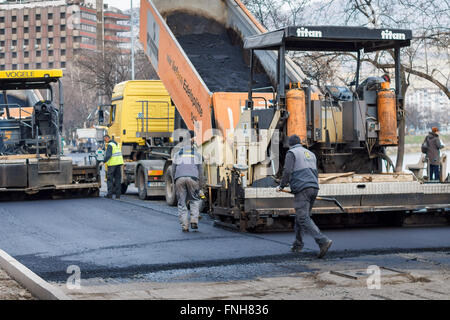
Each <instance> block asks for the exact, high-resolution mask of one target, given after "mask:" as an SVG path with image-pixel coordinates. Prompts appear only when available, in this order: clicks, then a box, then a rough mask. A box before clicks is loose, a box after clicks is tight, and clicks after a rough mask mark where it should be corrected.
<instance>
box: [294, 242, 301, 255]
mask: <svg viewBox="0 0 450 320" xmlns="http://www.w3.org/2000/svg"><path fill="white" fill-rule="evenodd" d="M302 249H303V245H302V244H299V243H298V242H294V243H293V244H292V247H291V251H292V252H295V253H298V252H301V251H302Z"/></svg>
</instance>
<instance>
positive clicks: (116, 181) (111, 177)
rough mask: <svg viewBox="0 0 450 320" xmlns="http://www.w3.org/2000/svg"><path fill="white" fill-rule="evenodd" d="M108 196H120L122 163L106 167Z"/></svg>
mask: <svg viewBox="0 0 450 320" xmlns="http://www.w3.org/2000/svg"><path fill="white" fill-rule="evenodd" d="M107 181H108V196H112V195H113V194H115V195H116V196H118V197H120V193H121V184H122V165H120V166H110V167H108V178H107Z"/></svg>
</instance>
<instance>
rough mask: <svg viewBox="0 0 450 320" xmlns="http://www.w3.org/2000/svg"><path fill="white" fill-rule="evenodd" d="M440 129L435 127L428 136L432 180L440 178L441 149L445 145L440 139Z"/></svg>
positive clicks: (428, 155) (428, 156)
mask: <svg viewBox="0 0 450 320" xmlns="http://www.w3.org/2000/svg"><path fill="white" fill-rule="evenodd" d="M438 133H439V130H438V128H437V127H433V128H432V129H431V132H430V133H429V134H428V136H427V137H426V141H427V143H428V149H427V158H428V163H429V165H430V180H440V178H441V176H440V173H439V171H440V170H439V167H440V165H441V152H440V149H442V148H443V147H444V145H443V144H442V143H441V140H440V139H439V134H438Z"/></svg>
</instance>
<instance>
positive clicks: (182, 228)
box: [181, 227, 189, 232]
mask: <svg viewBox="0 0 450 320" xmlns="http://www.w3.org/2000/svg"><path fill="white" fill-rule="evenodd" d="M181 231H183V232H189V227H181Z"/></svg>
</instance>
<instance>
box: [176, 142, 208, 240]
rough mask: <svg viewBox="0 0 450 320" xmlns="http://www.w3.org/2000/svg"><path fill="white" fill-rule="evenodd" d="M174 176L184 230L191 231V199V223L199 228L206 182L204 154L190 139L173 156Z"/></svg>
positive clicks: (192, 227)
mask: <svg viewBox="0 0 450 320" xmlns="http://www.w3.org/2000/svg"><path fill="white" fill-rule="evenodd" d="M172 167H173V177H174V179H175V192H176V195H177V199H178V216H179V219H180V223H181V228H182V231H183V232H189V224H188V215H189V211H188V209H187V201H188V200H190V211H191V212H190V225H191V229H192V230H197V229H198V218H199V215H200V205H201V198H200V197H201V194H202V187H203V184H204V178H203V165H202V156H201V155H200V154H199V153H198V152H197V150H196V149H195V148H194V146H193V145H191V143H190V142H189V141H187V142H186V143H184V144H182V146H181V148H180V150H179V151H178V150H177V151H176V152H175V154H174V158H173V164H172Z"/></svg>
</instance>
